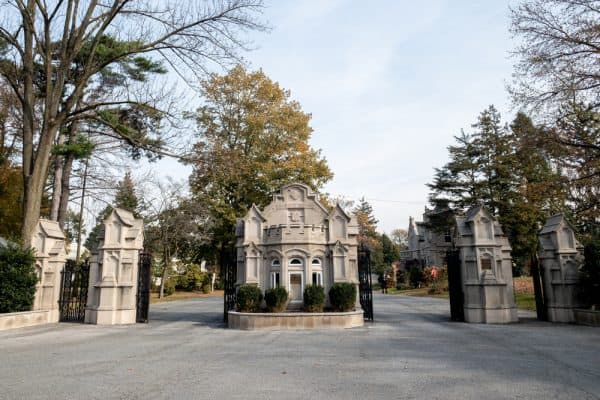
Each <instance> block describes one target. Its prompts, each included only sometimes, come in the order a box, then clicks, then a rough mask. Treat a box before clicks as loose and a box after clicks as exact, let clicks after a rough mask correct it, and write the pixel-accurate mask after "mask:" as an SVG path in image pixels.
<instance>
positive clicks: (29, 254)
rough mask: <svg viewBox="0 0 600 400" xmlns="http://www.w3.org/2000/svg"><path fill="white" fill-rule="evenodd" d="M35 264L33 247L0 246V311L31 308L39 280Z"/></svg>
mask: <svg viewBox="0 0 600 400" xmlns="http://www.w3.org/2000/svg"><path fill="white" fill-rule="evenodd" d="M34 264H35V256H34V254H33V251H32V250H31V249H23V248H21V247H20V246H18V245H15V244H10V243H9V244H7V245H6V246H5V247H3V246H0V313H9V312H19V311H30V310H31V307H32V306H33V299H34V297H35V285H36V284H37V280H38V279H37V275H36V273H35V267H34Z"/></svg>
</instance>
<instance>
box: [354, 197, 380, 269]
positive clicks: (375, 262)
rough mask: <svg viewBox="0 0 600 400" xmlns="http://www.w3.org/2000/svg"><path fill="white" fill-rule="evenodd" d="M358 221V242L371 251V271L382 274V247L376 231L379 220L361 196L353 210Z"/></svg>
mask: <svg viewBox="0 0 600 400" xmlns="http://www.w3.org/2000/svg"><path fill="white" fill-rule="evenodd" d="M353 213H354V215H355V216H356V220H357V222H358V244H359V245H364V246H367V247H368V248H369V250H370V251H371V266H372V268H373V271H375V272H376V273H378V274H380V275H382V274H383V269H384V267H385V264H384V262H383V248H382V245H381V239H380V236H381V235H380V234H379V233H377V223H378V222H379V221H378V220H377V219H376V218H375V216H374V215H373V207H371V204H369V202H368V201H367V200H365V198H364V197H363V198H361V199H360V200H359V202H358V204H357V205H356V207H355V208H354V210H353Z"/></svg>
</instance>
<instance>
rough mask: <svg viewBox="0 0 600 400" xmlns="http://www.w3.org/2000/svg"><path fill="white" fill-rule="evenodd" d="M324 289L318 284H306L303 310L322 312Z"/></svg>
mask: <svg viewBox="0 0 600 400" xmlns="http://www.w3.org/2000/svg"><path fill="white" fill-rule="evenodd" d="M324 306H325V289H323V286H320V285H308V286H306V287H305V288H304V311H308V312H323V307H324Z"/></svg>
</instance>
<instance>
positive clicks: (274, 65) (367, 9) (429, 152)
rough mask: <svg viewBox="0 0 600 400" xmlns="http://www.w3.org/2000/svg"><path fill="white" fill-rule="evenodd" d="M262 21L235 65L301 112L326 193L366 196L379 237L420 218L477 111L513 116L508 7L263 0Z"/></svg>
mask: <svg viewBox="0 0 600 400" xmlns="http://www.w3.org/2000/svg"><path fill="white" fill-rule="evenodd" d="M265 17H266V19H267V20H268V21H269V23H270V25H271V26H272V28H273V29H272V31H271V32H270V33H268V34H264V33H260V34H255V35H253V40H254V46H255V47H256V49H255V50H254V51H252V52H250V53H247V54H245V58H246V60H247V61H248V62H249V64H250V66H251V68H252V69H257V68H262V69H263V70H264V71H265V73H266V74H267V75H268V76H269V77H270V78H271V79H273V80H275V81H278V82H279V83H280V85H281V86H282V87H284V88H286V89H289V90H290V91H291V93H292V98H293V99H295V100H297V101H299V102H300V104H301V105H302V108H303V109H304V111H306V112H309V113H311V114H312V117H313V118H312V124H311V125H312V127H313V128H314V133H313V137H312V140H311V144H312V145H313V147H315V148H319V149H322V152H323V155H324V156H325V157H326V158H327V160H328V162H329V165H330V167H331V169H332V170H333V172H334V174H335V177H334V179H333V180H332V181H331V183H329V184H328V185H327V186H326V188H325V190H326V191H327V192H330V193H332V194H336V195H345V196H347V197H349V198H352V199H358V198H360V197H361V196H365V197H366V198H367V200H369V201H370V203H371V204H372V205H373V208H374V211H375V216H376V217H377V218H378V219H379V221H380V222H379V230H380V231H385V232H390V231H391V230H392V229H394V228H406V227H407V226H408V218H409V216H411V215H412V216H415V217H418V218H420V216H421V214H422V212H423V207H424V206H425V205H426V204H427V194H428V190H427V188H426V186H425V184H426V183H428V182H430V181H431V179H432V176H433V172H434V171H433V168H434V167H438V166H441V165H443V164H444V163H445V161H446V160H447V151H446V147H447V146H448V145H449V144H451V143H452V141H453V139H452V137H453V136H454V135H457V134H459V133H460V129H461V128H465V129H470V125H471V124H472V123H473V122H474V121H475V120H476V118H477V115H478V114H479V112H481V111H482V110H483V109H484V108H486V107H487V106H488V105H490V104H494V105H496V107H497V108H498V109H499V110H500V112H501V113H502V115H503V116H504V117H508V116H510V115H511V114H512V112H511V110H510V103H509V99H508V95H507V93H506V90H505V84H506V83H507V82H508V81H509V80H510V76H511V71H512V62H513V61H512V60H511V59H510V57H509V51H510V50H511V49H512V48H513V47H514V43H513V42H512V40H511V38H510V34H509V32H508V26H509V19H508V0H485V1H482V0H479V1H475V0H454V1H450V0H429V1H426V2H425V1H423V2H416V1H404V0H403V1H371V2H366V1H359V0H331V1H325V0H322V1H321V0H300V1H292V0H288V1H275V0H271V1H268V2H267V7H266V9H265ZM168 164H171V163H168ZM155 168H156V167H155ZM162 170H163V171H167V172H166V173H171V175H176V176H177V177H178V178H186V177H187V174H189V170H185V171H184V170H183V169H180V168H163V169H162ZM180 170H181V172H180Z"/></svg>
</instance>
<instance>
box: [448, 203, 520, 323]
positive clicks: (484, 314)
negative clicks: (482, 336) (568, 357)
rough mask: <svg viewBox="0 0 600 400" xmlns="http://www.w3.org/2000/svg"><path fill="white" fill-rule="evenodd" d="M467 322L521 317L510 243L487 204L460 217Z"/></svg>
mask: <svg viewBox="0 0 600 400" xmlns="http://www.w3.org/2000/svg"><path fill="white" fill-rule="evenodd" d="M455 246H456V247H457V248H458V249H459V253H460V261H461V279H462V287H463V294H464V316H465V322H476V323H509V322H516V321H517V307H516V304H515V298H514V291H513V279H512V258H511V256H510V251H511V248H510V245H509V243H508V239H507V238H506V236H504V233H503V232H502V228H501V226H500V224H499V223H498V221H496V220H495V219H494V218H493V217H492V215H491V214H490V213H489V212H487V211H486V210H485V209H484V208H483V207H481V206H477V207H473V208H471V209H469V210H468V211H467V212H466V213H465V215H464V216H458V217H456V238H455Z"/></svg>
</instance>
